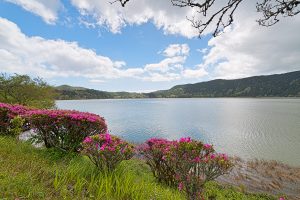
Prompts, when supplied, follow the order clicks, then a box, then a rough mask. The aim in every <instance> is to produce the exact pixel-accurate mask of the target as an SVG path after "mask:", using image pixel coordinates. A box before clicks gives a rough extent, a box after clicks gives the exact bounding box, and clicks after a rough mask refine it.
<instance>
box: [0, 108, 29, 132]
mask: <svg viewBox="0 0 300 200" xmlns="http://www.w3.org/2000/svg"><path fill="white" fill-rule="evenodd" d="M29 110H30V108H28V107H25V106H21V105H11V104H6V103H0V134H1V133H2V134H9V133H10V131H9V130H10V129H11V128H12V120H13V119H14V118H15V117H18V116H19V117H22V116H23V115H24V114H25V113H26V112H27V111H29Z"/></svg>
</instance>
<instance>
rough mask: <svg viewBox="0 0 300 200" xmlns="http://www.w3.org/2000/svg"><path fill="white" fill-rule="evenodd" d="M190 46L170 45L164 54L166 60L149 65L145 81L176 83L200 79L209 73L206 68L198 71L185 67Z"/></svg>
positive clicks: (145, 68)
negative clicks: (180, 80) (187, 79)
mask: <svg viewBox="0 0 300 200" xmlns="http://www.w3.org/2000/svg"><path fill="white" fill-rule="evenodd" d="M189 51H190V48H189V46H188V44H170V45H169V46H168V47H167V48H166V49H165V50H164V51H163V52H162V55H164V56H165V57H166V58H165V59H163V60H162V61H160V62H158V63H152V64H147V65H145V67H144V71H145V73H146V74H147V76H146V77H143V80H146V81H153V82H161V81H174V80H179V79H183V78H189V79H190V78H200V77H203V76H205V75H207V74H208V73H207V72H206V70H205V69H204V68H200V66H197V69H188V68H186V67H184V64H185V62H186V59H187V57H188V55H189Z"/></svg>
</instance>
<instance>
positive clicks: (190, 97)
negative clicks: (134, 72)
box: [55, 97, 300, 101]
mask: <svg viewBox="0 0 300 200" xmlns="http://www.w3.org/2000/svg"><path fill="white" fill-rule="evenodd" d="M138 99H300V97H153V98H149V97H147V98H99V99H55V101H77V100H78V101H82V100H138Z"/></svg>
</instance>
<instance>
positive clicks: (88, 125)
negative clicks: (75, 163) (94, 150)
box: [26, 110, 107, 151]
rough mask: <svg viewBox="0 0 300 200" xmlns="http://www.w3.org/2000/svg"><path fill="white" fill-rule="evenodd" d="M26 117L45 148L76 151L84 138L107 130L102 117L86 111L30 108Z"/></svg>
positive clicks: (37, 138)
mask: <svg viewBox="0 0 300 200" xmlns="http://www.w3.org/2000/svg"><path fill="white" fill-rule="evenodd" d="M26 118H27V119H28V121H29V122H30V126H31V127H32V128H34V129H35V131H36V133H37V136H36V137H35V139H36V140H37V141H39V142H41V141H43V142H44V143H45V146H46V147H47V148H50V147H57V148H60V149H62V150H66V151H78V149H79V147H80V143H81V142H82V140H83V139H84V138H86V137H87V136H91V135H95V134H97V133H106V131H107V125H106V123H105V120H104V118H102V117H100V116H98V115H95V114H91V113H86V112H79V111H71V110H32V111H28V112H27V113H26Z"/></svg>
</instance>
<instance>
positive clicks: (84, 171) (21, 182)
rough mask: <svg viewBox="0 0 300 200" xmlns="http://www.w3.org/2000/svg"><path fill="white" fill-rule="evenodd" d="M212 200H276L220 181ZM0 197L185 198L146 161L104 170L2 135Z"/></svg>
mask: <svg viewBox="0 0 300 200" xmlns="http://www.w3.org/2000/svg"><path fill="white" fill-rule="evenodd" d="M205 196H206V198H207V199H218V200H219V199H220V200H222V199H224V200H225V199H226V200H227V199H229V200H230V199H232V200H236V199H245V200H248V199H249V200H273V199H274V200H275V199H276V198H274V197H272V196H268V195H263V194H246V193H244V192H242V191H239V190H238V189H236V188H233V187H223V186H220V185H218V184H217V183H215V182H211V183H209V184H207V185H206V194H205ZM0 199H1V200H2V199H101V200H119V199H120V200H121V199H122V200H130V199H143V200H144V199H145V200H147V199H149V200H150V199H151V200H154V199H163V200H167V199H172V200H180V199H185V196H184V194H183V193H180V192H179V191H178V190H177V189H172V188H169V187H167V186H164V185H161V184H158V183H157V182H156V181H155V179H154V177H153V176H152V174H151V172H150V169H149V168H148V166H147V165H146V164H145V163H144V162H143V161H141V160H137V159H132V160H129V161H124V162H122V163H121V165H120V166H118V168H117V169H116V171H115V172H113V173H108V174H105V173H101V172H100V171H98V170H97V169H96V168H95V167H94V165H93V164H92V163H91V162H90V161H89V160H88V158H86V157H83V156H80V155H77V154H65V153H62V152H60V151H58V150H55V149H36V148H34V147H32V146H31V145H30V144H29V143H25V142H21V141H16V140H15V139H13V138H9V137H3V136H0Z"/></svg>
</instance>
